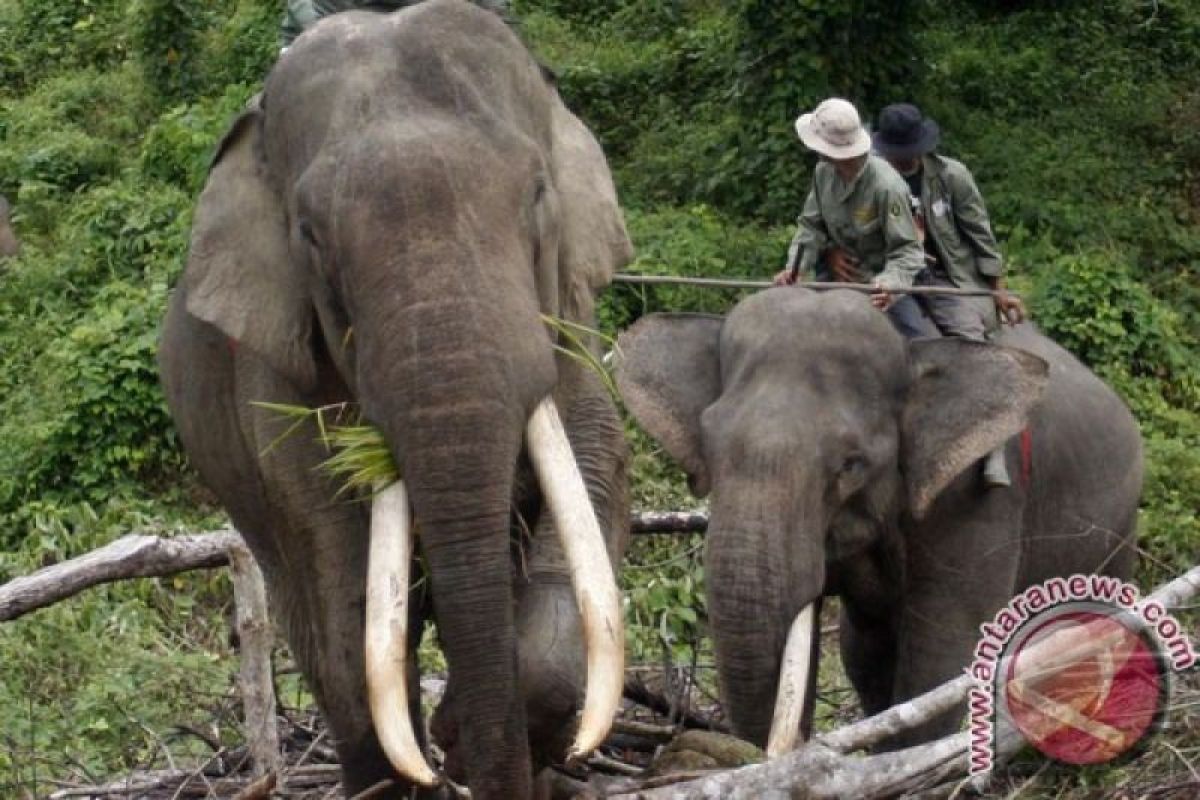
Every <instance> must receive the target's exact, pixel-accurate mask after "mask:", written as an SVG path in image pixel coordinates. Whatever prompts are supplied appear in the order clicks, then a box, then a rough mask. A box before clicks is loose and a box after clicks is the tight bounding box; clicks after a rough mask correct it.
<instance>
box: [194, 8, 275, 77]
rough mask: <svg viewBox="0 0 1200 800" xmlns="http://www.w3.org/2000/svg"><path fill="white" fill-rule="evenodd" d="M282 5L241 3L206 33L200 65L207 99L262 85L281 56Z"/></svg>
mask: <svg viewBox="0 0 1200 800" xmlns="http://www.w3.org/2000/svg"><path fill="white" fill-rule="evenodd" d="M282 8H283V4H282V3H277V2H273V0H240V1H239V2H238V3H237V4H236V8H235V9H234V11H233V13H232V14H229V15H228V16H225V15H222V16H221V18H220V21H219V22H218V23H215V24H213V25H212V26H211V27H210V28H209V29H208V30H207V31H206V32H205V33H204V42H203V48H204V53H203V60H202V62H201V64H200V67H201V70H202V78H203V89H204V92H205V94H207V95H217V94H223V93H227V92H228V88H230V87H232V86H233V85H235V84H241V85H258V84H259V83H261V82H262V80H263V77H264V76H265V75H266V74H267V71H268V70H269V69H270V68H271V65H272V64H274V63H275V59H276V57H277V56H278V54H279V21H280V15H281V14H282Z"/></svg>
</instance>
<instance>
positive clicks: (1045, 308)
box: [1035, 251, 1200, 411]
mask: <svg viewBox="0 0 1200 800" xmlns="http://www.w3.org/2000/svg"><path fill="white" fill-rule="evenodd" d="M1035 309H1036V312H1037V318H1038V321H1039V322H1040V324H1041V325H1042V327H1043V328H1044V329H1045V331H1046V332H1047V333H1048V334H1049V335H1050V336H1051V337H1053V338H1054V339H1055V340H1056V341H1057V342H1059V343H1060V344H1062V345H1063V346H1064V347H1066V348H1067V349H1068V350H1070V351H1071V352H1072V353H1074V354H1075V355H1076V356H1078V357H1079V358H1080V359H1082V360H1083V361H1084V362H1085V363H1087V364H1088V365H1089V366H1091V367H1092V368H1093V369H1095V370H1096V371H1098V372H1099V373H1100V374H1101V375H1104V376H1106V377H1109V378H1110V379H1114V382H1116V383H1117V384H1118V388H1121V386H1120V383H1121V381H1120V379H1121V378H1122V377H1125V376H1128V377H1130V378H1153V379H1154V380H1155V381H1156V382H1157V384H1158V387H1159V390H1160V391H1161V392H1163V395H1164V397H1165V398H1166V399H1167V400H1168V402H1170V403H1171V404H1173V405H1177V406H1181V407H1184V408H1187V409H1189V410H1191V411H1200V365H1197V363H1196V359H1195V353H1196V350H1197V346H1198V344H1200V343H1197V342H1196V340H1195V339H1194V338H1192V337H1191V336H1190V335H1189V334H1188V332H1187V331H1186V330H1185V329H1184V328H1183V326H1182V324H1181V322H1180V317H1179V315H1178V314H1177V313H1175V312H1174V311H1172V310H1171V309H1170V308H1169V307H1168V306H1167V305H1166V304H1164V303H1162V302H1161V301H1159V300H1158V299H1157V298H1155V297H1154V295H1153V294H1151V292H1150V290H1149V289H1148V288H1147V287H1146V286H1145V284H1144V282H1143V281H1141V280H1139V279H1138V278H1137V277H1135V275H1134V273H1133V271H1132V269H1131V268H1130V266H1129V264H1128V262H1127V261H1126V260H1125V257H1124V255H1123V254H1122V253H1121V252H1120V251H1115V252H1107V253H1105V252H1099V253H1094V254H1081V255H1075V256H1063V257H1061V258H1059V259H1058V260H1057V261H1056V262H1055V263H1054V264H1053V265H1052V266H1051V267H1050V268H1049V269H1047V270H1046V271H1045V273H1044V277H1043V278H1042V280H1041V282H1040V285H1039V290H1038V295H1037V298H1036V301H1035Z"/></svg>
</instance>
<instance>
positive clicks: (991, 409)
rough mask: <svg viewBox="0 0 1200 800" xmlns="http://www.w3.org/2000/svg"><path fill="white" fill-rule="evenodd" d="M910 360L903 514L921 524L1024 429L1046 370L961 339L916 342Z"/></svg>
mask: <svg viewBox="0 0 1200 800" xmlns="http://www.w3.org/2000/svg"><path fill="white" fill-rule="evenodd" d="M909 357H910V363H911V369H912V384H911V385H910V387H909V392H908V399H907V402H906V404H905V408H904V412H903V419H902V423H901V431H902V436H903V442H904V443H903V448H904V449H903V453H904V470H905V479H906V481H907V484H908V499H909V504H910V505H909V507H910V509H911V511H912V514H913V516H914V517H916V518H917V519H920V518H922V517H923V516H925V514H926V513H927V512H928V511H929V507H930V506H931V505H932V504H933V501H934V500H935V499H936V498H937V496H938V494H940V493H941V491H942V490H943V489H945V488H946V487H947V486H948V485H949V484H950V482H951V481H953V480H954V479H955V478H956V477H958V475H960V474H961V473H962V472H963V470H965V469H967V467H969V466H971V465H972V464H974V463H975V462H977V461H979V459H981V458H983V457H984V456H985V455H987V454H988V453H989V452H991V451H992V450H994V449H995V448H997V447H999V446H1000V445H1001V444H1003V443H1004V442H1005V441H1007V440H1008V439H1009V438H1010V437H1012V436H1014V435H1016V434H1017V433H1019V432H1020V431H1021V430H1022V429H1023V428H1024V427H1025V426H1026V425H1028V424H1029V415H1030V412H1031V411H1032V410H1033V409H1034V407H1035V406H1036V405H1037V403H1038V401H1039V400H1040V399H1041V397H1042V393H1043V391H1044V390H1045V388H1046V382H1047V379H1048V374H1049V369H1050V368H1049V365H1048V364H1047V363H1046V362H1045V361H1043V360H1042V359H1040V358H1038V357H1037V356H1035V355H1032V354H1030V353H1026V352H1025V351H1023V350H1015V349H1013V348H1010V347H1000V346H998V345H992V344H985V343H983V342H972V341H967V340H964V339H932V340H926V341H915V342H912V343H911V344H910V345H909Z"/></svg>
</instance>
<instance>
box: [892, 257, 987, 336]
mask: <svg viewBox="0 0 1200 800" xmlns="http://www.w3.org/2000/svg"><path fill="white" fill-rule="evenodd" d="M913 285H914V286H945V287H949V288H953V287H954V283H953V282H951V280H950V279H949V278H948V277H946V276H945V275H934V274H933V273H932V272H930V271H929V270H922V271H921V272H920V273H918V274H917V278H916V280H915V281H914V282H913ZM887 313H888V318H889V319H891V321H892V325H893V326H895V328H896V330H897V331H899V332H900V334H901V335H902V336H904V337H905V338H908V339H917V338H924V337H929V336H956V337H958V338H961V339H970V340H972V341H976V342H983V341H987V337H988V334H989V333H991V332H992V331H993V330H994V329H995V327H996V322H997V320H996V308H995V304H994V303H993V302H992V298H990V297H949V296H947V295H911V294H906V295H903V296H901V297H900V299H899V300H897V301H896V302H895V303H893V304H892V307H891V308H889V309H888V312H887Z"/></svg>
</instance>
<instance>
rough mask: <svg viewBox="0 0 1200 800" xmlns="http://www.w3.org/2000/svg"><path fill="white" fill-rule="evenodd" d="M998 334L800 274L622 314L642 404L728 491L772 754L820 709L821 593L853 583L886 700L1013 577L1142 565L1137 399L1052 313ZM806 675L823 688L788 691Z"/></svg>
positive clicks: (698, 475)
mask: <svg viewBox="0 0 1200 800" xmlns="http://www.w3.org/2000/svg"><path fill="white" fill-rule="evenodd" d="M1001 341H1002V343H1003V345H1004V346H997V345H992V344H984V343H977V342H969V341H965V340H959V339H930V340H916V341H913V342H911V343H906V342H905V340H904V339H902V338H901V337H900V335H899V334H897V333H896V331H895V330H894V329H893V328H892V326H891V325H890V324H889V323H888V321H887V318H886V317H885V316H884V315H882V314H880V313H878V312H877V311H876V310H874V309H873V308H872V307H871V305H870V303H869V302H868V300H867V298H866V297H865V296H864V295H860V294H856V293H852V292H848V291H836V292H829V293H826V294H818V293H814V292H810V291H808V290H804V289H796V288H778V289H770V290H767V291H765V292H761V293H758V294H756V295H752V296H750V297H749V298H747V299H745V300H743V301H742V302H741V303H739V304H738V305H737V306H736V307H735V308H734V309H733V310H732V311H731V312H730V313H729V315H728V316H727V317H726V318H721V317H715V316H706V315H695V314H654V315H650V316H648V317H645V318H643V319H641V320H639V321H638V322H637V323H636V324H634V325H633V326H632V327H631V328H630V329H629V330H628V331H626V332H625V333H624V334H623V335H622V336H621V338H620V340H619V351H620V353H621V360H620V362H619V366H618V373H617V377H618V386H619V388H620V389H621V392H622V394H623V396H624V398H625V401H626V404H627V405H628V407H629V409H630V410H631V412H632V413H633V414H634V415H635V416H636V417H637V419H638V420H639V421H640V423H641V424H642V426H643V427H644V428H645V429H646V430H647V431H648V432H649V433H650V434H651V435H652V436H654V437H655V438H657V439H658V440H659V441H660V442H661V443H662V445H663V446H664V448H665V449H666V451H667V452H668V453H669V454H671V455H672V456H673V457H674V458H675V459H676V460H678V462H679V463H680V464H681V465H682V466H683V467H684V468H685V469H686V471H687V473H688V475H689V478H690V481H691V485H692V487H693V490H694V491H695V492H696V493H697V494H698V495H701V496H702V495H704V494H706V493H708V492H709V490H710V489H711V491H712V499H711V516H710V523H709V532H708V541H707V551H706V556H705V558H706V560H705V569H706V576H707V586H708V589H707V591H708V598H707V599H708V611H709V615H710V621H711V633H712V637H713V640H714V645H715V651H716V659H717V669H718V674H719V681H720V688H721V692H722V696H723V698H724V701H725V703H726V707H727V710H728V713H729V714H730V716H731V719H732V722H733V725H734V728H735V729H736V731H737V732H738V733H740V734H741V735H742V736H745V737H747V738H749V739H750V740H752V741H754V742H757V743H759V744H768V745H769V746H768V753H769V754H770V753H774V752H779V751H782V750H786V749H788V748H789V747H790V746H791V745H792V743H793V742H794V740H795V736H796V735H797V731H796V730H795V728H796V727H803V728H805V732H807V725H808V724H809V723H808V722H807V720H808V718H809V717H810V716H811V704H812V697H813V692H812V682H813V681H815V675H816V670H815V668H813V666H812V665H813V663H814V659H815V658H816V650H817V647H816V643H817V637H816V636H815V635H814V634H813V628H812V626H813V624H814V622H815V620H814V616H815V615H814V613H813V607H814V605H815V606H816V608H818V609H819V601H820V598H821V597H822V596H825V595H837V596H839V597H840V599H841V609H842V614H841V625H840V630H841V646H842V656H843V660H844V663H845V667H846V670H847V673H848V674H849V677H850V679H851V681H852V682H853V684H854V687H855V689H856V690H857V692H858V694H859V696H860V698H861V700H862V704H863V707H864V709H865V711H866V712H867V713H875V712H878V711H881V710H883V709H884V708H886V707H888V706H890V705H892V704H894V703H897V702H901V701H903V700H906V699H909V698H911V697H914V696H915V695H917V694H920V693H922V692H924V691H927V690H929V689H931V688H933V687H935V686H937V685H939V684H940V683H942V682H943V681H946V680H949V679H950V678H953V677H955V676H956V675H958V674H960V673H961V671H962V670H963V669H964V667H966V666H967V664H968V662H969V661H970V659H971V654H972V651H973V648H974V647H975V645H976V643H977V641H978V638H979V625H980V624H981V623H982V622H984V621H985V620H988V619H991V618H992V616H993V615H995V614H996V613H997V612H998V611H999V610H1000V609H1001V608H1002V607H1003V606H1004V605H1005V604H1006V603H1007V602H1008V601H1009V599H1010V598H1011V597H1012V596H1013V594H1014V593H1015V592H1017V591H1019V590H1021V589H1023V588H1025V587H1027V586H1029V585H1031V584H1033V583H1036V582H1040V581H1043V580H1045V579H1047V578H1049V577H1052V576H1054V575H1060V574H1062V575H1070V574H1072V573H1076V572H1082V573H1087V572H1101V573H1105V574H1110V575H1116V576H1120V577H1127V576H1128V575H1129V574H1130V571H1131V569H1132V564H1133V556H1134V551H1133V548H1132V546H1131V545H1132V537H1133V535H1134V527H1135V517H1136V514H1137V503H1138V497H1139V494H1140V491H1141V479H1142V461H1141V440H1140V437H1139V434H1138V430H1137V427H1136V425H1135V423H1134V421H1133V419H1132V417H1131V415H1130V413H1129V411H1128V409H1127V408H1126V407H1125V405H1124V404H1123V403H1122V402H1121V400H1120V399H1119V398H1117V396H1116V395H1115V394H1114V393H1113V392H1112V391H1111V390H1110V389H1109V388H1108V387H1106V386H1105V385H1104V384H1103V383H1102V382H1101V381H1100V380H1099V379H1097V378H1096V376H1095V375H1093V374H1092V373H1091V372H1090V371H1089V370H1087V369H1086V368H1085V367H1084V366H1083V365H1081V364H1080V363H1079V362H1078V361H1076V360H1075V359H1074V358H1073V357H1072V356H1071V355H1070V354H1069V353H1067V352H1066V351H1065V350H1063V349H1062V348H1060V347H1058V346H1057V345H1055V344H1054V343H1053V342H1051V341H1049V340H1048V339H1046V338H1045V337H1044V336H1042V335H1040V334H1039V333H1037V332H1036V331H1035V330H1034V329H1033V328H1032V326H1029V325H1023V326H1020V327H1018V328H1016V329H1015V330H1011V331H1009V332H1006V333H1005V334H1004V335H1003V337H1002V340H1001ZM1018 433H1020V434H1021V435H1020V436H1015V435H1016V434H1018ZM1014 437H1015V438H1014ZM1006 441H1007V442H1008V445H1007V458H1008V461H1009V463H1010V465H1011V467H1012V469H1013V471H1014V473H1015V475H1016V480H1015V481H1014V485H1013V486H1012V487H1011V488H1007V489H998V488H991V489H988V488H984V487H983V485H982V482H981V481H980V477H979V470H978V469H977V468H976V465H977V462H978V461H979V459H980V458H981V457H982V456H984V455H985V454H986V453H988V452H989V451H991V450H992V449H993V448H995V447H997V446H1000V445H1002V444H1003V443H1005V442H1006ZM792 630H794V631H795V632H794V633H793V634H791V635H789V631H792ZM793 641H796V642H800V644H799V645H796V646H795V648H796V649H798V650H799V651H800V652H798V653H797V652H793V645H792V642H793ZM785 642H787V643H788V646H787V648H786V650H785ZM805 642H811V643H812V644H811V646H806V645H805V644H804V643H805ZM785 652H786V653H787V656H786V658H785V655H784V654H785ZM784 660H786V661H787V662H788V664H789V670H786V671H781V666H780V665H781V661H784ZM792 667H794V668H795V673H793V672H791V668H792ZM805 674H807V676H808V678H807V680H806V679H805V678H804V677H803V676H804V675H805ZM798 676H799V677H798ZM777 686H785V687H789V691H788V692H779V693H778V694H777ZM789 696H790V697H796V696H798V697H800V698H805V697H807V702H804V701H803V700H801V701H800V702H798V703H796V704H795V705H794V706H792V707H790V708H789V707H788V706H787V705H786V704H784V703H782V702H781V703H780V708H779V709H778V710H776V700H777V697H778V698H779V699H780V700H781V701H782V700H784V699H786V698H787V697H789ZM800 709H804V710H803V712H801V711H800ZM773 711H775V713H777V714H778V715H779V716H778V717H777V719H778V722H777V723H776V724H775V726H774V727H773ZM789 715H790V716H789ZM801 718H804V719H805V720H806V721H805V723H804V724H803V725H801V726H795V725H789V724H788V722H787V720H788V719H791V720H798V719H801ZM961 718H962V712H961V711H959V712H951V713H947V714H945V715H943V716H942V717H941V718H939V719H937V720H934V721H933V722H931V723H929V724H928V725H926V726H924V727H923V728H921V729H920V730H917V731H915V732H913V733H912V734H911V735H910V736H908V737H907V738H906V739H905V740H902V742H901V743H912V742H915V741H921V740H924V739H928V738H931V737H935V736H938V735H942V734H943V733H945V732H947V730H948V729H952V728H953V727H954V726H955V725H956V724H957V723H958V721H959V720H961Z"/></svg>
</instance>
